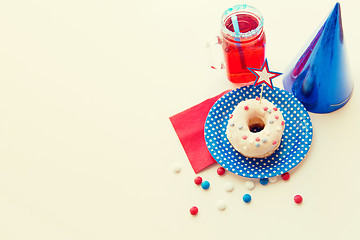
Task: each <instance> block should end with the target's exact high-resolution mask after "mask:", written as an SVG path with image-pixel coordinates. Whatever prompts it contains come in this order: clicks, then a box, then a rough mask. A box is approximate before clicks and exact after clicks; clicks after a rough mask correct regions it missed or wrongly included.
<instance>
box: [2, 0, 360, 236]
mask: <svg viewBox="0 0 360 240" xmlns="http://www.w3.org/2000/svg"><path fill="white" fill-rule="evenodd" d="M248 3H249V4H251V5H253V6H255V7H257V8H258V9H259V10H260V11H261V12H262V13H263V15H264V18H265V31H266V36H267V49H266V51H267V52H266V54H267V58H268V59H269V66H270V69H271V70H273V71H278V72H284V71H285V70H286V68H287V67H288V65H289V63H291V62H292V61H293V60H294V58H295V57H296V56H297V55H298V53H299V51H300V50H301V49H303V47H304V45H305V43H306V42H308V41H309V40H311V36H313V34H314V32H315V30H316V29H317V27H318V26H319V25H320V24H321V23H322V22H323V21H324V19H325V18H326V17H327V16H328V14H329V12H330V11H331V9H332V8H333V7H334V5H335V1H328V0H318V1H313V0H302V1H285V0H272V1H267V0H253V1H248ZM236 4H239V2H238V1H228V0H226V1H209V0H206V1H205V0H198V1H190V0H183V1H171V0H149V1H145V0H143V1H126V2H125V1H100V0H94V1H80V0H71V1H70V0H64V1H45V0H34V1H21V0H15V1H2V3H0V30H1V33H2V36H1V38H0V66H1V68H0V69H1V70H0V78H1V81H0V111H1V116H0V159H1V160H0V162H1V164H0V239H2V240H8V239H9V240H10V239H11V240H15V239H19V240H27V239H36V240H42V239H44V240H45V239H46V240H47V239H52V240H57V239H66V240H68V239H86V240H92V239H107V240H109V239H161V240H162V239H182V240H183V239H220V238H221V239H231V238H237V239H240V238H245V237H247V238H251V239H280V238H291V239H359V238H360V230H359V228H358V221H359V220H358V219H359V214H360V208H359V199H360V187H359V186H360V178H359V177H358V176H359V175H358V172H359V169H360V161H359V156H358V154H357V149H358V148H359V146H358V145H359V143H360V142H359V137H358V135H359V134H360V127H359V120H358V119H359V117H360V114H359V111H358V110H359V107H358V106H359V101H360V98H359V94H358V91H359V84H358V79H359V77H360V76H359V74H360V72H359V68H358V67H357V65H358V64H359V63H360V62H359V59H358V58H357V56H358V54H359V53H360V47H359V44H358V43H359V42H360V34H359V32H358V30H357V28H358V27H357V24H358V15H359V13H358V9H359V7H360V3H359V1H356V0H350V1H343V2H341V7H342V16H343V26H344V34H345V41H346V47H347V49H348V51H347V53H348V58H349V62H350V69H351V70H350V71H351V74H350V75H351V77H352V79H353V80H354V82H355V89H354V92H353V96H352V98H351V100H350V101H349V103H348V104H346V105H345V107H343V108H341V109H340V110H338V111H336V112H333V113H331V114H324V115H319V114H310V117H311V119H312V122H313V127H314V137H313V144H312V147H311V150H310V152H309V154H308V155H307V157H306V158H305V159H304V161H303V162H302V163H301V164H300V165H299V166H298V167H296V168H295V169H294V170H292V171H291V172H290V173H291V178H290V180H289V181H287V182H285V181H278V182H277V183H275V184H271V185H267V186H262V185H260V184H259V183H257V184H256V187H255V189H254V190H253V191H251V192H250V193H251V195H252V197H253V201H252V202H251V204H249V205H246V204H244V203H243V202H242V200H241V199H242V195H243V194H244V193H247V192H248V191H247V190H246V189H245V187H244V182H245V179H244V178H241V177H238V176H236V175H233V174H231V173H229V172H228V173H226V175H224V176H222V177H219V176H218V175H217V174H216V168H217V167H218V166H217V165H213V166H212V167H209V168H208V169H206V170H205V171H203V172H201V173H200V174H199V175H200V176H202V177H203V178H204V179H207V180H209V181H210V183H211V188H210V189H209V190H208V191H203V190H202V189H199V187H197V186H196V185H195V184H194V183H193V179H194V177H195V176H196V175H195V174H194V172H193V171H192V169H191V167H190V164H189V162H188V160H187V158H186V155H185V153H184V151H183V149H182V147H181V144H180V142H179V140H178V138H177V136H176V134H175V132H174V130H173V128H172V126H171V124H170V121H169V119H168V117H169V116H172V115H174V114H176V113H178V112H180V111H182V110H184V109H186V108H188V107H191V106H193V105H195V104H197V103H199V102H201V101H203V100H204V99H206V98H209V97H212V96H214V95H216V94H218V93H220V92H221V91H224V90H227V89H232V88H235V87H236V85H233V84H231V83H230V82H229V81H228V80H227V79H226V77H225V72H224V71H222V70H219V71H216V70H213V69H210V68H209V66H208V56H207V52H206V49H205V43H206V41H207V40H208V39H209V38H210V37H212V36H215V35H217V34H218V33H219V19H220V16H221V14H222V13H223V12H224V10H226V9H227V8H228V7H231V6H233V5H236ZM274 84H275V86H278V87H282V77H279V78H277V79H276V80H274ZM175 163H178V164H180V165H181V167H182V171H181V172H180V173H179V174H174V173H173V171H172V166H173V164H175ZM225 182H232V183H233V184H234V186H235V189H234V191H233V192H231V193H228V192H226V191H225V190H224V187H223V185H224V184H225ZM296 194H301V195H302V196H303V197H304V202H303V203H302V204H301V205H295V204H294V202H293V196H294V195H296ZM219 200H224V201H226V202H227V205H228V207H227V209H226V210H225V211H223V212H221V211H218V210H217V208H216V203H217V202H218V201H219ZM193 205H197V206H198V207H199V209H200V211H199V214H198V215H197V216H196V217H192V216H191V215H190V214H189V209H190V207H191V206H193Z"/></svg>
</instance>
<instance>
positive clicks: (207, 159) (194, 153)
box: [169, 90, 229, 173]
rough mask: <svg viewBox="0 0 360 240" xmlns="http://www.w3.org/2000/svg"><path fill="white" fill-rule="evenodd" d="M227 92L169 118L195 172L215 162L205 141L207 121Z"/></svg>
mask: <svg viewBox="0 0 360 240" xmlns="http://www.w3.org/2000/svg"><path fill="white" fill-rule="evenodd" d="M227 92H229V90H228V91H225V92H223V93H221V94H219V95H217V96H215V97H213V98H209V99H207V100H205V101H203V102H202V103H199V104H197V105H195V106H193V107H191V108H189V109H187V110H185V111H183V112H180V113H178V114H176V115H174V116H172V117H170V118H169V119H170V121H171V124H172V125H173V127H174V129H175V132H176V134H177V135H178V137H179V139H180V142H181V145H182V146H183V148H184V150H185V153H186V155H187V157H188V159H189V161H190V164H191V166H192V168H193V169H194V171H195V173H198V172H200V171H201V170H203V169H204V168H206V167H208V166H210V165H211V164H213V163H215V160H214V159H213V157H212V156H211V154H210V153H209V151H208V149H207V147H206V143H205V137H204V127H205V121H206V117H207V115H208V113H209V111H210V109H211V107H212V106H213V105H214V103H215V102H216V101H217V100H218V99H219V98H220V97H222V96H223V95H224V94H225V93H227Z"/></svg>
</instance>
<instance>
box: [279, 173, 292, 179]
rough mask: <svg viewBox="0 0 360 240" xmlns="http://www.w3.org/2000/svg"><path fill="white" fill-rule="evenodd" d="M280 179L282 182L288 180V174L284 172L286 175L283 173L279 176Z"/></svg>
mask: <svg viewBox="0 0 360 240" xmlns="http://www.w3.org/2000/svg"><path fill="white" fill-rule="evenodd" d="M281 178H282V179H283V180H285V181H286V180H289V178H290V174H289V173H288V172H286V173H283V174H281Z"/></svg>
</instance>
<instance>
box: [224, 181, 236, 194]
mask: <svg viewBox="0 0 360 240" xmlns="http://www.w3.org/2000/svg"><path fill="white" fill-rule="evenodd" d="M224 188H225V191H227V192H232V190H234V185H233V184H232V183H231V182H226V183H225V185H224Z"/></svg>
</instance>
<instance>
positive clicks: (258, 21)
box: [208, 4, 266, 86]
mask: <svg viewBox="0 0 360 240" xmlns="http://www.w3.org/2000/svg"><path fill="white" fill-rule="evenodd" d="M263 24H264V19H263V16H262V14H261V13H260V12H259V11H258V10H257V9H256V8H254V7H251V6H249V5H246V4H242V5H237V6H234V7H232V8H229V9H227V10H226V11H225V12H224V14H223V15H222V17H221V36H217V38H216V40H215V41H214V42H210V43H208V47H210V46H213V45H215V44H219V45H221V46H222V49H223V53H224V64H221V67H220V68H226V73H227V78H228V79H229V80H230V81H231V82H233V83H239V84H240V85H241V86H245V85H250V84H252V83H254V81H255V79H256V76H255V75H254V74H252V73H251V72H250V70H249V69H248V67H249V68H261V66H262V65H263V63H264V60H265V44H266V38H265V32H264V29H263ZM211 67H212V68H214V69H216V68H217V67H215V66H213V65H212V66H211Z"/></svg>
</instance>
